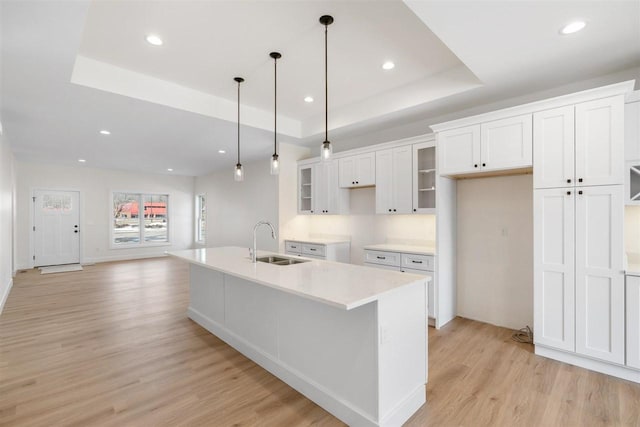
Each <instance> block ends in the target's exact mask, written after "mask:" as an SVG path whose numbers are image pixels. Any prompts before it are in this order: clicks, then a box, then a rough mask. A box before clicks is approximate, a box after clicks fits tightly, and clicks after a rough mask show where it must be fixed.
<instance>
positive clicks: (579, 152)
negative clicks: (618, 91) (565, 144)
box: [575, 95, 624, 185]
mask: <svg viewBox="0 0 640 427" xmlns="http://www.w3.org/2000/svg"><path fill="white" fill-rule="evenodd" d="M575 114H576V119H575V126H576V141H575V153H576V155H575V159H576V170H575V172H576V173H575V175H576V180H577V183H576V185H613V184H624V96H622V95H619V96H614V97H610V98H603V99H597V100H595V101H589V102H583V103H580V104H577V105H576V112H575Z"/></svg>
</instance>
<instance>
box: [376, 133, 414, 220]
mask: <svg viewBox="0 0 640 427" xmlns="http://www.w3.org/2000/svg"><path fill="white" fill-rule="evenodd" d="M412 151H413V148H412V146H411V145H406V146H402V147H397V148H392V149H388V150H380V151H377V152H376V213H379V214H401V213H402V214H408V213H411V211H412V181H413V174H412V171H413V162H412V158H413V157H412Z"/></svg>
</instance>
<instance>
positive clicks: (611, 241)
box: [534, 185, 625, 365]
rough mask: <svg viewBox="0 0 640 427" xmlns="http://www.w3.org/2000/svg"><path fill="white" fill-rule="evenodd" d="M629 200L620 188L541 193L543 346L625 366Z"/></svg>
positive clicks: (537, 206) (538, 267) (539, 333)
mask: <svg viewBox="0 0 640 427" xmlns="http://www.w3.org/2000/svg"><path fill="white" fill-rule="evenodd" d="M622 197H623V186H621V185H612V186H596V187H581V188H573V187H572V188H560V189H545V190H535V191H534V258H535V259H534V298H535V303H534V317H535V331H534V332H535V335H534V336H535V342H536V345H542V346H545V347H549V348H552V349H556V350H563V351H568V352H572V353H575V354H577V355H583V356H587V357H589V358H591V359H597V360H601V361H606V362H612V363H616V364H619V365H623V364H624V363H625V342H624V341H625V295H624V291H625V289H624V272H623V213H624V211H623V209H624V205H623V201H622ZM574 333H575V335H574Z"/></svg>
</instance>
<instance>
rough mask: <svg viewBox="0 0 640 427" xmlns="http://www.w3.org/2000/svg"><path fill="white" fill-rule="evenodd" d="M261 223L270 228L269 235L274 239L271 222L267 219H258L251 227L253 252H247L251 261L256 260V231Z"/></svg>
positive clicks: (274, 231)
mask: <svg viewBox="0 0 640 427" xmlns="http://www.w3.org/2000/svg"><path fill="white" fill-rule="evenodd" d="M261 225H268V226H269V228H270V229H271V237H272V238H273V239H274V240H275V239H276V229H275V228H274V227H273V224H271V223H270V222H269V221H258V223H257V224H256V225H255V226H254V227H253V252H251V253H250V254H249V255H251V262H253V263H256V262H258V249H257V248H256V231H257V230H258V227H260V226H261Z"/></svg>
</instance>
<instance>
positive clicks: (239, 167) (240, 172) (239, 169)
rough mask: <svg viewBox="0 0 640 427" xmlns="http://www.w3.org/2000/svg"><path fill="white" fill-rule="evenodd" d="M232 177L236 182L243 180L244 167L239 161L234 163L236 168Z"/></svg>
mask: <svg viewBox="0 0 640 427" xmlns="http://www.w3.org/2000/svg"><path fill="white" fill-rule="evenodd" d="M233 179H234V181H238V182H240V181H244V169H243V168H242V165H241V164H240V163H238V164H237V165H236V169H235V171H234V173H233Z"/></svg>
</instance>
